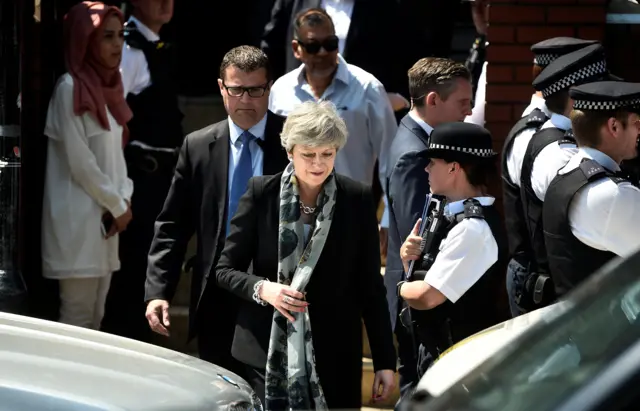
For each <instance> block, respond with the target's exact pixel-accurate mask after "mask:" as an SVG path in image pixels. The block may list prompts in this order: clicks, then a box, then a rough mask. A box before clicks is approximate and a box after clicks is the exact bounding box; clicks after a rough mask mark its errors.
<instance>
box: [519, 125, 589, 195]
mask: <svg viewBox="0 0 640 411" xmlns="http://www.w3.org/2000/svg"><path fill="white" fill-rule="evenodd" d="M551 127H555V128H557V129H559V130H562V131H567V130H570V129H571V120H569V118H568V117H565V116H563V115H561V114H556V113H553V114H552V115H551V118H550V119H549V120H547V121H546V122H545V123H544V124H543V125H542V127H540V131H542V130H544V129H547V128H551ZM577 152H578V146H577V145H576V144H573V143H563V144H556V143H551V144H549V145H548V146H546V147H545V148H543V149H542V150H541V151H540V153H538V156H537V157H536V158H535V159H534V160H533V167H532V169H531V188H533V192H534V193H536V197H538V199H539V200H540V201H544V196H545V195H546V194H547V189H548V188H549V184H551V181H552V180H553V179H554V178H556V175H558V170H560V169H561V168H562V167H564V166H566V165H567V163H568V162H569V160H570V159H571V158H572V157H573V156H574V155H575V154H576V153H577Z"/></svg>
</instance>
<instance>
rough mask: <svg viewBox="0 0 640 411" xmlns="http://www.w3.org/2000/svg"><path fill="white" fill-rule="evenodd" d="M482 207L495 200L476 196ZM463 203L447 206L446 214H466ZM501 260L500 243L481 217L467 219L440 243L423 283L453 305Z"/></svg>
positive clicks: (453, 203)
mask: <svg viewBox="0 0 640 411" xmlns="http://www.w3.org/2000/svg"><path fill="white" fill-rule="evenodd" d="M476 200H478V201H479V202H480V204H482V205H483V206H489V205H492V204H493V203H494V201H495V199H494V198H493V197H476ZM463 202H464V200H462V201H455V202H452V203H449V204H447V205H446V206H445V214H449V215H455V214H458V213H461V212H463V211H464V205H463ZM496 261H498V244H497V243H496V240H495V238H494V237H493V233H492V232H491V228H490V227H489V224H487V222H486V221H485V220H484V219H481V218H465V219H463V220H462V221H460V222H459V223H458V224H456V225H455V226H454V227H453V228H452V229H451V231H449V233H448V234H447V236H446V237H445V238H444V239H443V240H442V242H441V243H440V252H439V253H438V255H437V256H436V259H435V261H434V262H433V265H432V266H431V268H430V269H429V271H428V272H427V275H426V276H425V278H424V281H426V282H427V284H429V285H430V286H431V287H433V288H435V289H437V290H438V291H440V292H441V293H442V294H444V296H445V297H447V299H448V300H449V301H451V302H452V303H455V302H456V301H458V300H459V299H460V297H462V296H463V295H464V293H466V292H467V290H469V289H470V288H471V287H472V286H473V285H474V284H475V283H476V282H477V281H478V280H479V279H480V278H481V277H482V276H483V275H484V274H485V273H486V272H487V270H489V268H491V266H492V265H493V264H495V263H496Z"/></svg>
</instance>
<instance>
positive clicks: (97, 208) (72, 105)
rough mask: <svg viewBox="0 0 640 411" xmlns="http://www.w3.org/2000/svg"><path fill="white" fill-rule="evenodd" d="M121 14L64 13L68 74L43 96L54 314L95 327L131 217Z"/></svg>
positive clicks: (46, 266)
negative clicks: (56, 299) (56, 292)
mask: <svg viewBox="0 0 640 411" xmlns="http://www.w3.org/2000/svg"><path fill="white" fill-rule="evenodd" d="M123 20H124V19H123V16H122V13H121V12H120V10H119V9H117V8H116V7H110V6H106V5H104V4H103V3H99V2H83V3H80V4H77V5H76V6H74V7H73V8H71V10H70V11H69V13H68V14H67V15H66V16H65V20H64V43H65V44H64V47H65V63H66V68H67V73H65V74H64V75H62V77H61V78H60V79H59V80H58V83H57V84H56V87H55V89H54V91H53V95H52V97H51V101H50V103H49V111H48V113H47V121H46V126H45V134H46V135H47V137H48V153H47V167H46V180H45V192H44V203H43V219H42V261H43V267H42V268H43V275H44V277H45V278H50V279H56V280H59V283H60V300H61V305H60V321H61V322H63V323H66V324H72V325H77V326H81V327H87V328H93V329H97V328H99V326H100V321H101V319H102V315H103V312H104V302H105V298H106V295H107V291H108V289H109V283H110V279H111V273H112V272H113V271H116V270H118V268H119V266H120V261H119V259H118V233H119V232H121V231H123V230H124V229H125V228H126V227H127V224H128V223H129V221H130V220H131V210H130V205H129V201H130V198H131V194H132V192H133V184H132V183H131V181H130V180H129V179H128V178H127V168H126V164H125V162H124V157H123V153H122V145H123V138H125V137H126V124H127V122H128V121H129V120H130V119H131V111H130V110H129V107H128V106H127V103H126V101H125V99H124V92H123V87H122V79H121V78H120V71H119V65H120V59H121V56H122V47H123V42H124V31H123Z"/></svg>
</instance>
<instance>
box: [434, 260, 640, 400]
mask: <svg viewBox="0 0 640 411" xmlns="http://www.w3.org/2000/svg"><path fill="white" fill-rule="evenodd" d="M636 262H637V264H631V265H630V264H623V265H618V266H617V267H616V268H615V269H614V270H613V271H612V272H610V273H608V274H607V275H606V276H603V277H601V281H598V282H595V283H590V284H588V285H587V287H588V288H589V289H588V290H587V291H585V292H583V293H582V294H583V295H582V298H580V299H576V301H575V303H574V304H572V305H571V306H570V308H569V309H568V310H567V311H566V312H565V313H563V314H562V315H560V316H558V318H556V319H555V320H552V321H551V322H549V323H548V324H544V325H540V326H539V327H534V328H533V329H532V330H531V332H529V333H525V334H524V335H523V336H522V337H521V338H520V339H518V340H516V341H515V343H514V346H511V347H509V348H508V349H507V350H506V351H507V352H506V353H503V354H502V355H498V357H501V358H494V359H491V360H489V361H487V362H486V363H485V364H483V365H481V366H480V367H479V368H478V369H476V370H475V371H473V372H472V373H470V374H469V375H468V376H467V377H465V378H463V379H462V380H461V381H460V382H459V383H457V384H455V385H454V386H452V387H451V389H450V390H448V391H447V392H446V393H445V394H444V395H443V396H442V397H441V398H440V399H437V400H435V401H434V402H435V404H434V405H436V404H443V405H444V404H446V407H443V408H442V409H445V408H446V409H448V410H458V409H460V410H462V409H464V410H479V411H480V410H482V411H484V410H487V411H489V410H491V411H498V410H503V411H507V410H514V411H516V410H517V411H528V410H531V411H544V410H551V409H554V408H555V407H556V406H557V405H559V404H560V403H561V402H562V401H563V400H564V399H566V398H567V397H568V396H569V395H570V394H572V393H573V392H575V391H576V390H577V389H578V388H580V387H581V386H582V385H584V384H585V383H586V382H588V381H589V380H590V379H591V378H593V377H594V376H595V375H597V374H598V373H599V372H600V371H601V370H602V369H603V368H604V367H606V366H607V364H608V363H609V362H610V361H611V360H612V359H614V358H615V357H617V356H618V355H620V354H621V353H622V352H624V350H626V349H627V348H628V347H629V346H630V345H631V344H633V343H635V342H636V341H638V340H639V339H640V319H639V318H638V317H639V316H640V276H638V275H637V272H638V268H640V258H637V259H636ZM515 344H517V346H515ZM429 409H431V408H429ZM435 409H441V408H439V407H436V408H435Z"/></svg>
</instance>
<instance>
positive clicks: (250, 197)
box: [216, 178, 263, 301]
mask: <svg viewBox="0 0 640 411" xmlns="http://www.w3.org/2000/svg"><path fill="white" fill-rule="evenodd" d="M258 185H261V179H260V180H259V179H256V178H251V179H250V180H249V184H248V189H247V191H246V192H245V193H244V194H243V195H242V197H240V202H239V203H238V209H237V211H236V213H235V215H234V216H233V218H232V219H231V226H230V228H229V236H228V237H227V240H226V242H225V245H224V250H222V255H221V256H220V259H219V260H218V265H217V266H216V282H217V284H218V286H219V287H221V288H223V289H225V290H227V291H230V292H231V293H233V294H235V295H237V296H238V297H241V298H244V299H246V300H250V301H252V300H253V287H254V286H255V285H256V283H257V282H258V281H260V280H262V279H263V278H261V277H258V276H256V275H253V274H249V273H247V270H248V269H249V266H250V265H251V261H252V260H253V257H254V256H255V255H256V251H257V230H258V209H259V205H258V200H257V199H256V196H255V194H256V186H258Z"/></svg>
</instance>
